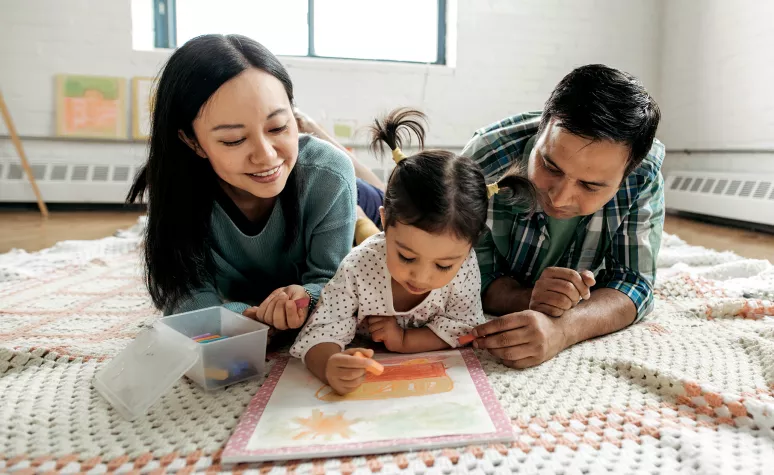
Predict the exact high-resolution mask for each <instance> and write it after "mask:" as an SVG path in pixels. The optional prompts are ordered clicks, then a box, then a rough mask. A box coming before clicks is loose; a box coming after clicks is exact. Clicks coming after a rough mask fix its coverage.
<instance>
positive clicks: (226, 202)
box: [127, 35, 356, 330]
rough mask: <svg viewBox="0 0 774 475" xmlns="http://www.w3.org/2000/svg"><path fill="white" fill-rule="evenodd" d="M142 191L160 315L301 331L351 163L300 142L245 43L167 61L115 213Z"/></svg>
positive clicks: (328, 254)
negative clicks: (251, 321) (141, 148)
mask: <svg viewBox="0 0 774 475" xmlns="http://www.w3.org/2000/svg"><path fill="white" fill-rule="evenodd" d="M146 192H147V197H148V229H147V235H146V239H145V263H146V268H147V276H146V277H147V285H148V289H149V291H150V294H151V298H152V299H153V302H154V304H155V305H156V306H157V307H158V308H160V309H162V310H163V311H164V313H165V314H170V313H179V312H183V311H189V310H194V309H198V308H203V307H208V306H213V305H222V304H225V306H226V307H228V308H230V309H231V310H234V311H237V312H240V313H242V312H246V310H247V309H248V307H250V306H252V305H257V307H256V308H253V309H251V310H249V311H247V312H246V314H248V315H249V316H251V317H253V318H256V319H258V320H260V321H263V322H265V323H268V324H270V325H271V326H273V327H274V328H276V329H278V330H285V329H288V328H299V327H301V325H302V324H303V323H304V321H305V320H306V317H307V315H308V311H309V308H313V306H314V305H315V303H316V301H317V299H318V297H319V294H320V290H321V288H322V286H323V285H325V283H326V282H327V281H328V280H329V279H330V278H331V277H332V276H333V275H334V273H335V272H336V269H337V267H338V265H339V263H340V262H341V260H342V259H343V258H344V256H345V255H346V254H347V252H349V250H350V248H351V243H352V236H353V233H354V224H355V206H356V202H355V196H356V187H355V176H354V172H353V168H352V165H351V163H350V160H349V158H348V157H347V155H346V154H344V153H343V152H342V151H341V150H338V149H337V148H336V147H334V146H332V145H330V144H329V143H327V142H324V141H322V140H319V139H317V138H314V137H311V136H309V135H303V136H300V137H299V133H298V126H297V123H296V120H295V118H294V115H293V85H292V83H291V80H290V77H289V76H288V73H287V71H286V70H285V68H284V67H283V66H282V64H280V62H279V61H278V60H277V58H276V57H275V56H274V55H273V54H271V52H269V51H268V50H267V49H266V48H264V47H263V46H262V45H260V44H259V43H257V42H255V41H253V40H251V39H249V38H246V37H244V36H238V35H228V36H223V35H206V36H200V37H198V38H194V39H192V40H190V41H189V42H187V43H186V44H184V45H183V46H182V47H181V48H179V49H178V50H177V51H175V52H174V54H173V55H172V56H171V57H170V59H169V61H168V62H167V64H166V66H165V67H164V70H163V72H162V74H161V77H160V78H159V82H158V88H157V92H156V101H155V105H154V109H153V118H152V128H151V138H150V153H149V158H148V162H147V164H146V165H145V166H144V167H143V169H142V171H141V172H140V173H139V175H138V176H137V179H136V181H135V183H134V185H133V186H132V189H131V191H130V192H129V195H128V197H127V201H128V202H135V201H138V200H140V199H142V197H143V196H144V195H145V193H146Z"/></svg>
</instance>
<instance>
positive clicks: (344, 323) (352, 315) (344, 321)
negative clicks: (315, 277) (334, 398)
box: [290, 253, 359, 382]
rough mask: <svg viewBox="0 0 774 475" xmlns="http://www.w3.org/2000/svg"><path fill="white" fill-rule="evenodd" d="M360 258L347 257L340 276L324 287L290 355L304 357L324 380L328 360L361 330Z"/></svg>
mask: <svg viewBox="0 0 774 475" xmlns="http://www.w3.org/2000/svg"><path fill="white" fill-rule="evenodd" d="M357 261H358V254H357V253H353V254H350V255H349V256H347V257H346V258H345V259H344V261H343V262H342V263H341V267H340V268H339V270H338V271H337V272H336V275H335V276H333V278H332V279H331V280H330V281H329V282H328V284H327V285H326V286H325V288H324V289H323V290H322V293H321V294H320V301H319V303H318V305H317V308H316V309H315V310H314V313H313V314H312V316H311V317H309V320H308V321H307V323H306V325H304V327H303V328H302V329H301V332H300V333H299V335H298V337H297V338H296V341H295V343H294V344H293V346H292V347H291V348H290V354H291V355H292V356H294V357H296V358H301V359H302V360H303V361H304V363H305V364H306V366H307V368H309V370H310V371H311V372H312V373H313V374H314V375H315V376H317V377H318V378H319V379H320V380H321V381H324V382H325V381H326V380H325V365H326V364H327V362H328V359H330V357H331V356H333V355H334V354H336V353H339V352H341V351H342V350H343V349H344V347H345V346H347V345H348V344H349V343H350V342H351V341H352V340H353V339H354V338H355V334H356V332H357V324H358V317H357V310H358V307H359V301H358V290H357V281H356V276H355V274H356V273H355V272H354V270H355V266H357Z"/></svg>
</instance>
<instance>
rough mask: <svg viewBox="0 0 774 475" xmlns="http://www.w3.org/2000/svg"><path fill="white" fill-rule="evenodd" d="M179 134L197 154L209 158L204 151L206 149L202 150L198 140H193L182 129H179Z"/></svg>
mask: <svg viewBox="0 0 774 475" xmlns="http://www.w3.org/2000/svg"><path fill="white" fill-rule="evenodd" d="M177 136H178V137H180V140H182V141H183V143H185V144H186V145H188V148H190V149H191V150H193V151H194V153H195V154H196V155H199V156H200V157H202V158H207V154H206V153H204V150H202V148H201V147H200V146H199V142H197V141H196V140H191V139H190V138H189V137H188V136H187V135H186V134H185V133H184V132H183V131H182V130H178V131H177Z"/></svg>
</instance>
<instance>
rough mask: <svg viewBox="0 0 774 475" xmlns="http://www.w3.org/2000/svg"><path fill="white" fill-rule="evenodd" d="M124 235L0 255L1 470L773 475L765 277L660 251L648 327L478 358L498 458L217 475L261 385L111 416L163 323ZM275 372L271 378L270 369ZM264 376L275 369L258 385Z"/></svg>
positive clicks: (773, 331)
mask: <svg viewBox="0 0 774 475" xmlns="http://www.w3.org/2000/svg"><path fill="white" fill-rule="evenodd" d="M142 228H143V222H142V221H141V222H140V223H138V225H137V226H135V227H134V228H133V229H130V230H127V231H125V232H121V233H118V234H117V235H116V236H114V237H110V238H106V239H102V240H98V241H69V242H61V243H59V244H57V245H56V246H54V247H53V248H51V249H48V250H45V251H41V252H37V253H33V254H28V253H26V252H23V251H12V252H10V253H8V254H4V255H0V472H7V471H17V470H18V471H19V473H30V472H48V471H51V470H59V471H63V472H81V471H82V472H89V471H93V472H94V473H101V472H105V471H118V472H129V471H139V472H143V473H145V472H151V471H159V470H162V471H178V472H183V473H189V472H194V471H207V472H217V471H221V470H223V471H225V470H235V471H236V470H239V471H242V470H245V469H247V468H257V469H260V472H261V473H272V474H279V473H314V474H318V473H326V472H331V473H355V472H356V473H370V472H381V473H427V474H430V473H453V472H454V473H458V472H466V471H471V472H476V473H487V474H489V473H494V472H497V473H500V472H508V473H510V472H516V473H537V472H539V473H564V474H576V473H577V474H580V473H598V472H612V473H673V472H678V471H679V472H680V473H722V474H728V473H771V470H772V467H774V318H772V316H773V315H774V304H772V300H774V266H772V264H771V263H769V262H767V261H760V260H749V259H743V258H741V257H739V256H737V255H734V254H732V253H729V252H716V251H712V250H707V249H703V248H698V247H693V246H689V245H686V243H684V242H683V241H681V240H680V239H678V238H677V237H674V236H666V237H665V242H664V244H663V248H662V251H661V256H660V258H659V264H660V268H661V269H660V274H659V280H658V283H657V286H656V290H655V293H656V308H655V310H654V312H653V313H652V314H651V315H650V316H648V317H647V318H646V319H645V321H644V322H643V323H640V324H638V325H634V326H632V327H630V328H628V329H625V330H623V331H620V332H618V333H616V334H613V335H609V336H605V337H602V338H597V339H594V340H591V341H587V342H585V343H582V344H579V345H576V346H574V347H573V348H571V349H569V350H567V351H564V352H563V353H561V354H559V355H558V356H557V357H556V358H554V359H553V360H551V361H549V362H547V363H545V364H543V365H541V366H539V367H537V368H532V369H528V370H525V371H516V370H510V369H507V368H505V367H503V366H501V365H499V364H498V363H496V362H495V361H494V360H492V359H491V358H489V357H488V356H487V355H486V354H484V353H480V354H479V358H480V359H481V361H482V364H483V366H484V368H485V371H486V372H487V374H488V376H489V379H490V381H491V383H492V385H493V386H494V388H495V391H496V393H497V395H498V398H499V400H500V402H501V403H502V404H503V406H504V407H505V409H506V411H507V412H508V414H509V415H510V417H511V418H512V421H513V430H514V432H515V434H516V441H515V442H514V443H512V444H507V445H491V446H473V447H459V448H455V449H445V450H435V451H420V452H412V453H396V454H390V455H383V456H369V457H353V458H340V459H330V460H314V461H304V462H289V463H277V464H270V463H268V464H261V465H256V466H236V467H223V466H221V464H220V451H221V448H222V447H223V446H224V444H225V442H226V440H227V439H228V437H229V436H230V434H231V432H232V430H233V429H234V427H235V425H236V423H237V420H238V418H239V417H240V415H241V413H242V411H243V410H244V408H245V406H246V405H247V403H248V402H249V401H250V399H251V398H252V396H253V394H255V392H256V390H257V389H258V387H259V386H260V384H261V381H253V382H250V383H245V384H238V385H235V386H232V387H229V388H227V389H225V390H222V391H217V392H214V393H211V394H210V393H205V392H204V391H202V390H200V389H199V388H198V387H197V386H196V385H195V384H194V383H192V382H190V381H188V380H187V379H185V378H183V379H181V380H180V381H179V382H178V383H177V384H176V385H175V387H174V389H173V390H171V391H170V392H169V393H168V394H166V395H165V396H164V397H163V399H162V400H161V401H159V402H158V403H157V404H156V405H155V406H154V407H153V408H152V410H151V411H150V413H149V414H148V415H147V417H144V418H141V419H139V420H136V421H134V422H127V421H125V420H124V419H122V418H121V416H119V415H118V414H117V413H116V412H115V411H113V410H112V409H111V408H110V407H109V405H108V404H107V403H106V402H105V401H104V400H103V399H102V398H101V397H100V396H99V395H98V394H97V393H96V392H95V390H94V389H93V388H92V386H91V381H92V378H93V376H94V373H95V372H96V371H97V370H98V369H99V368H100V366H101V365H102V364H104V362H105V361H106V360H107V359H109V358H111V357H112V356H113V355H115V354H117V353H118V352H119V351H120V350H121V349H122V348H123V347H124V346H125V345H126V344H127V343H128V342H129V341H131V340H132V338H133V337H134V336H135V335H136V334H137V333H138V332H139V331H140V330H141V328H142V327H143V326H145V325H148V323H150V322H152V321H153V319H155V318H157V317H158V315H157V312H156V311H155V310H154V309H153V308H152V307H151V305H150V304H149V300H148V298H147V294H146V292H145V290H144V288H143V284H142V280H141V277H142V275H141V265H140V259H139V253H138V243H139V241H140V235H141V231H142ZM270 367H271V365H269V368H268V369H270ZM268 369H267V370H268Z"/></svg>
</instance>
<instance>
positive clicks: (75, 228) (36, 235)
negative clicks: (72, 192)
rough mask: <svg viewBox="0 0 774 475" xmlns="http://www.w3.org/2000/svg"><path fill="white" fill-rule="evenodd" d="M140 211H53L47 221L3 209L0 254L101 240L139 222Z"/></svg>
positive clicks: (0, 228) (35, 216)
mask: <svg viewBox="0 0 774 475" xmlns="http://www.w3.org/2000/svg"><path fill="white" fill-rule="evenodd" d="M142 214H143V213H141V212H139V211H126V212H124V211H59V212H57V211H51V212H50V214H49V218H48V219H47V220H44V219H42V218H41V217H40V214H39V213H38V212H37V211H4V210H0V253H4V252H8V251H10V250H11V249H13V248H18V249H24V250H26V251H30V252H32V251H39V250H41V249H46V248H48V247H51V246H53V245H54V244H56V243H57V242H59V241H65V240H71V239H99V238H103V237H106V236H111V235H112V234H113V233H115V232H116V231H117V230H119V229H126V228H128V227H130V226H132V225H133V224H134V223H136V222H137V218H138V217H139V216H141V215H142Z"/></svg>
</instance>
